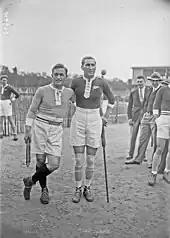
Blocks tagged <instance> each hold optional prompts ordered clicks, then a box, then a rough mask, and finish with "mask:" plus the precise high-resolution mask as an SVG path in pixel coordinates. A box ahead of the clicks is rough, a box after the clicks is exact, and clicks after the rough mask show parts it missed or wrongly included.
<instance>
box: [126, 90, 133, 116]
mask: <svg viewBox="0 0 170 238" xmlns="http://www.w3.org/2000/svg"><path fill="white" fill-rule="evenodd" d="M132 107H133V96H132V92H131V93H130V95H129V102H128V107H127V115H128V120H131V119H132Z"/></svg>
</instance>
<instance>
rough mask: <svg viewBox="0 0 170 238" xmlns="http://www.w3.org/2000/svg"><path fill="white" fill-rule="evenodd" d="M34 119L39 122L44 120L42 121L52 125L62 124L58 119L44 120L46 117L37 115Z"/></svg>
mask: <svg viewBox="0 0 170 238" xmlns="http://www.w3.org/2000/svg"><path fill="white" fill-rule="evenodd" d="M36 120H37V121H40V122H44V123H46V124H49V125H53V126H60V125H61V124H62V122H59V121H49V120H46V119H44V118H41V117H38V116H37V117H36Z"/></svg>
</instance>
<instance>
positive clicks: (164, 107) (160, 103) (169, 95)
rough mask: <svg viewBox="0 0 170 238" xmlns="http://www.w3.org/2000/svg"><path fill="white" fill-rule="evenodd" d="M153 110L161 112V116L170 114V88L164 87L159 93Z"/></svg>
mask: <svg viewBox="0 0 170 238" xmlns="http://www.w3.org/2000/svg"><path fill="white" fill-rule="evenodd" d="M153 109H154V110H158V111H161V114H166V113H167V114H169V113H170V88H169V87H168V86H165V87H162V88H161V89H160V90H159V91H158V93H157V95H156V98H155V102H154V106H153Z"/></svg>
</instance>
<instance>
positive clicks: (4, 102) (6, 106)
mask: <svg viewBox="0 0 170 238" xmlns="http://www.w3.org/2000/svg"><path fill="white" fill-rule="evenodd" d="M0 79H1V86H0V138H1V139H2V138H3V120H4V117H7V118H8V121H9V123H10V124H11V127H12V131H13V133H14V138H13V139H14V140H15V141H16V140H18V137H17V130H16V126H15V123H14V121H13V118H12V102H14V101H15V100H16V99H17V98H19V94H18V93H17V92H16V91H15V90H14V89H13V88H12V87H11V86H9V84H8V75H1V76H0ZM12 95H14V96H12Z"/></svg>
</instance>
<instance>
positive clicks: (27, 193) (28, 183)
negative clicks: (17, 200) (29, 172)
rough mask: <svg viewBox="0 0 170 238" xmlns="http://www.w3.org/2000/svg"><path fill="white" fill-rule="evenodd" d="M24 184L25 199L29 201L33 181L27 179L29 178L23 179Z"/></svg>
mask: <svg viewBox="0 0 170 238" xmlns="http://www.w3.org/2000/svg"><path fill="white" fill-rule="evenodd" d="M23 182H24V185H25V188H24V192H23V194H24V198H25V200H29V199H30V193H31V188H32V185H33V181H32V179H31V177H27V178H24V179H23Z"/></svg>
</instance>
